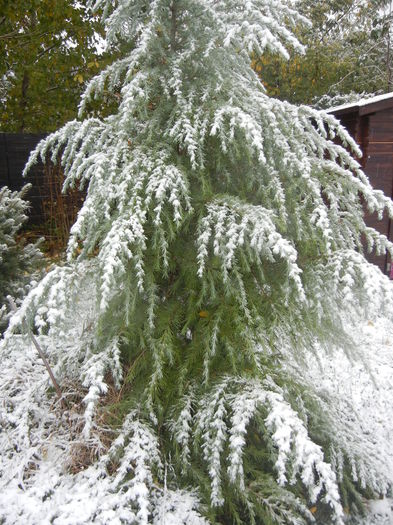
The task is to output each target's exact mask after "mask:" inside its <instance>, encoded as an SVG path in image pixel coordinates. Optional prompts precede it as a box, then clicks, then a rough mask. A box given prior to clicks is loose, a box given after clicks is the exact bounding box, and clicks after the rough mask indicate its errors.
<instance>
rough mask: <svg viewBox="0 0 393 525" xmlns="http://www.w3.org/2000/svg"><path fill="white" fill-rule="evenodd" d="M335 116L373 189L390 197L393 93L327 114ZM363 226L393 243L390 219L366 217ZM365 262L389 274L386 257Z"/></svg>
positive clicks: (392, 183) (372, 256)
mask: <svg viewBox="0 0 393 525" xmlns="http://www.w3.org/2000/svg"><path fill="white" fill-rule="evenodd" d="M328 112H329V113H331V114H333V115H335V116H336V117H337V118H338V119H339V120H340V122H341V124H343V126H345V128H346V129H347V130H348V131H349V133H350V134H351V135H352V137H353V138H354V139H355V140H356V142H357V143H358V144H359V146H360V148H361V150H362V152H363V157H362V159H360V163H361V164H362V167H363V169H364V171H365V173H366V174H367V175H368V177H369V179H370V182H371V184H372V185H373V187H374V188H376V189H379V190H382V191H383V192H384V193H385V195H387V196H388V197H391V198H392V197H393V93H388V94H386V95H380V96H378V97H373V98H369V99H364V100H360V101H358V102H356V103H354V104H346V105H343V106H338V107H335V108H332V109H330V110H329V111H328ZM366 223H367V224H368V226H371V227H373V228H375V229H376V230H378V231H379V232H381V233H383V234H384V235H386V237H387V238H388V239H389V240H391V241H393V225H392V220H391V219H389V217H387V216H386V215H385V216H384V217H383V220H382V221H379V220H378V217H377V215H376V214H373V215H370V214H369V215H367V216H366ZM368 259H369V260H370V261H371V262H373V263H375V264H377V265H378V266H379V267H380V268H381V270H382V271H383V272H385V273H390V267H391V262H390V260H389V258H388V256H387V255H386V256H376V255H375V254H371V255H370V256H369V257H368Z"/></svg>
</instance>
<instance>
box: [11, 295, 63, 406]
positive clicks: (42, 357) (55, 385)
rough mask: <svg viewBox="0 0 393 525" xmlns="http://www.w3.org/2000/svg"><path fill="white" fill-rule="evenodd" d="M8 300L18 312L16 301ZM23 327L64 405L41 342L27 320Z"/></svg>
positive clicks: (23, 321)
mask: <svg viewBox="0 0 393 525" xmlns="http://www.w3.org/2000/svg"><path fill="white" fill-rule="evenodd" d="M7 299H8V302H9V303H10V306H11V310H12V311H13V312H16V311H17V307H16V304H15V302H14V300H13V299H12V297H10V296H8V297H7ZM22 326H23V328H24V330H25V331H26V332H27V334H28V336H29V337H30V340H31V342H32V343H33V345H34V346H35V348H36V350H37V352H38V354H39V356H40V357H41V359H42V361H43V362H44V365H45V368H46V369H47V371H48V374H49V377H50V379H51V381H52V384H53V386H54V388H55V391H56V395H57V397H58V398H59V400H60V402H61V404H63V394H62V392H61V389H60V387H59V384H58V382H57V381H56V378H55V376H54V374H53V372H52V369H51V367H50V364H49V362H48V360H47V358H46V357H45V354H44V352H43V350H42V348H41V346H40V344H39V342H38V341H37V339H36V338H35V337H34V334H33V332H32V331H31V329H30V327H29V325H28V324H27V323H26V321H25V319H23V320H22Z"/></svg>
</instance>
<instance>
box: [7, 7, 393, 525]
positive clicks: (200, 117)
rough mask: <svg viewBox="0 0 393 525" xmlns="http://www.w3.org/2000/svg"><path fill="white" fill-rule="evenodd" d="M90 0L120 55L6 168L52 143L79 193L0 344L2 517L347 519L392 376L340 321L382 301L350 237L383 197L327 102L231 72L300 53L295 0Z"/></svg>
mask: <svg viewBox="0 0 393 525" xmlns="http://www.w3.org/2000/svg"><path fill="white" fill-rule="evenodd" d="M89 3H90V7H92V8H93V9H94V10H97V11H100V10H101V11H102V13H103V19H104V21H105V23H106V28H107V40H108V44H109V46H113V48H114V49H116V50H117V51H118V50H120V49H122V50H123V52H124V56H123V57H122V58H119V59H118V60H117V61H115V62H114V63H113V64H112V65H110V66H109V67H108V68H107V69H106V70H105V71H103V72H102V73H100V74H99V75H98V76H97V77H96V78H94V79H93V80H92V81H91V82H90V83H89V85H88V86H87V88H86V91H85V94H84V96H83V98H82V101H81V105H80V120H78V121H73V122H70V123H69V124H67V125H66V126H65V127H64V128H62V129H61V130H59V131H58V132H56V133H54V134H52V135H50V136H49V137H47V138H46V139H45V140H43V141H42V142H41V143H40V144H39V145H38V147H37V149H36V150H35V152H33V153H32V155H31V157H30V160H29V163H28V165H27V167H26V170H28V169H29V167H30V166H31V165H32V164H34V162H36V160H37V159H38V158H39V157H40V156H42V157H43V158H46V157H47V156H48V155H51V156H52V159H53V160H56V159H57V158H58V156H59V155H60V156H61V158H62V164H63V168H64V173H65V176H66V179H65V189H66V188H68V187H72V186H74V185H80V186H82V187H85V188H86V193H87V195H86V200H85V203H84V206H83V208H82V209H81V211H80V213H79V215H78V218H77V221H76V223H75V225H74V226H73V228H72V230H71V237H70V243H69V246H68V259H67V262H66V263H64V265H62V266H57V267H55V268H54V269H53V270H52V271H50V272H49V273H48V274H47V275H46V277H45V278H44V279H43V280H42V281H41V282H40V283H39V284H38V285H37V286H36V287H35V288H33V289H32V290H31V291H30V293H29V294H28V296H27V297H26V299H25V300H24V302H23V304H22V305H21V307H20V309H19V311H18V313H17V314H16V315H15V316H14V317H13V319H12V320H11V323H10V327H9V329H8V331H7V333H6V336H5V339H4V342H3V343H2V362H3V363H4V367H5V369H6V370H7V374H6V376H4V379H1V381H0V390H1V394H2V399H4V402H3V405H2V412H1V419H2V422H4V424H3V428H4V432H3V433H2V434H1V450H2V460H1V461H2V463H1V468H0V476H1V478H0V479H1V484H2V485H1V489H2V490H1V491H0V509H2V508H4V509H5V510H1V511H0V512H2V514H1V513H0V516H1V517H2V518H3V519H4V521H5V523H15V522H19V523H41V522H45V521H51V522H53V523H59V524H60V523H70V524H71V523H78V524H80V523H92V522H94V523H116V524H117V523H140V524H144V523H155V524H162V523H168V524H169V523H171V524H174V525H177V524H182V523H184V524H186V523H187V524H205V523H227V522H236V523H238V524H239V525H240V524H260V523H277V524H288V523H290V524H293V525H300V524H305V523H313V522H316V523H320V524H323V525H327V524H329V523H337V524H340V523H343V522H344V519H345V512H355V511H356V510H359V509H360V507H359V501H360V499H361V496H362V495H370V491H373V492H374V493H376V494H385V493H387V492H388V491H389V489H390V487H391V483H392V475H391V472H392V471H393V469H392V468H391V451H390V445H389V439H388V436H390V433H391V431H392V430H391V425H390V420H391V419H392V418H391V417H387V413H388V411H389V406H390V404H391V400H392V385H391V384H390V383H389V380H388V379H387V378H384V379H383V381H382V384H381V391H380V392H378V391H377V390H376V387H375V384H374V383H373V377H375V378H376V381H378V380H379V374H380V372H381V370H382V369H383V367H385V368H386V367H388V369H389V370H391V367H392V359H391V356H390V354H389V353H388V352H387V351H386V353H383V352H385V350H386V348H387V347H386V345H385V343H382V342H381V343H380V344H378V345H377V348H376V349H373V352H372V354H373V359H375V363H374V366H375V368H376V370H375V371H374V374H373V373H371V374H367V372H366V370H367V366H366V364H365V363H367V359H366V357H365V354H366V350H367V348H366V347H367V345H366V343H365V342H363V341H362V340H361V338H360V334H361V333H362V332H361V330H360V329H357V331H356V330H354V328H353V323H354V320H355V319H357V320H358V322H359V323H364V320H370V321H371V320H373V321H375V320H376V319H377V318H378V316H380V315H381V312H384V311H385V312H386V313H387V314H388V315H390V313H391V311H392V307H393V287H392V285H391V283H390V282H389V280H388V279H387V277H385V276H383V275H382V274H381V273H380V272H379V270H378V269H377V268H376V267H373V266H372V265H371V264H369V263H367V262H366V260H365V259H364V257H363V249H370V250H372V249H375V250H376V251H378V252H384V251H385V250H387V251H392V248H393V247H392V244H391V243H390V241H389V240H388V239H387V238H386V237H384V236H382V235H380V234H378V233H377V232H375V231H373V230H372V229H370V228H368V227H367V226H366V224H365V222H364V218H363V212H364V209H365V208H368V210H369V211H371V212H376V213H377V214H379V216H382V214H383V213H388V214H390V215H393V204H392V202H391V201H390V200H389V199H388V198H387V197H385V196H384V195H383V193H382V192H379V191H375V190H373V188H372V187H371V186H370V184H369V182H368V179H367V177H366V176H365V175H364V173H363V172H362V171H361V168H360V165H359V163H358V162H357V161H356V160H354V158H353V156H352V155H351V153H350V150H352V154H354V155H356V154H360V152H359V150H358V147H357V145H356V144H355V142H354V141H353V140H352V139H351V137H350V136H349V135H348V134H347V132H346V131H345V130H344V129H343V128H341V127H340V125H339V123H338V122H337V121H336V120H335V119H334V117H332V116H331V115H329V114H328V113H326V112H319V111H317V110H314V109H312V108H309V107H304V106H302V107H295V106H292V105H290V104H288V103H285V102H281V101H278V100H274V99H271V98H269V97H268V96H267V95H266V94H265V92H264V89H263V86H262V85H261V84H260V82H259V79H258V78H257V76H256V75H255V73H254V72H253V71H252V69H251V67H250V54H251V53H252V52H256V53H258V54H261V53H263V52H264V50H269V51H270V52H277V53H281V54H282V55H283V56H287V54H288V52H290V50H291V48H295V49H298V50H301V45H300V44H299V43H298V42H297V41H296V38H295V37H294V36H293V35H292V33H291V27H292V26H294V25H295V24H297V23H299V22H301V21H302V18H301V17H300V16H299V15H298V14H297V12H296V10H295V7H294V6H295V2H291V1H290V0H287V1H283V0H274V1H273V0H249V1H247V2H239V1H234V0H223V1H220V2H217V1H215V0H207V1H206V0H203V1H202V0H153V1H149V2H148V1H146V0H134V1H128V0H118V1H116V2H112V1H109V0H98V1H91V2H89ZM303 22H304V23H306V21H304V20H303ZM98 101H101V102H102V106H101V109H100V110H97V109H94V108H97V107H98V106H99V104H98ZM106 102H108V105H107V106H106V107H105V103H106ZM109 113H110V114H109ZM103 115H108V116H103ZM344 312H345V313H344ZM360 326H363V325H362V324H361V325H360ZM26 330H27V331H30V337H31V332H32V331H34V333H36V337H37V338H38V341H39V343H40V345H41V346H42V348H43V349H44V351H45V353H46V356H47V359H48V362H49V363H50V366H51V367H52V370H53V374H54V376H55V377H56V380H57V382H58V384H59V387H60V389H61V391H62V399H61V400H58V399H57V400H56V399H55V397H54V394H53V392H52V389H51V387H50V383H49V381H48V378H47V377H46V370H45V368H44V367H43V366H42V365H41V363H40V361H39V360H38V357H37V356H36V354H35V351H34V349H33V348H30V346H29V344H28V343H27V342H26V341H25V339H24V337H25V335H26V334H24V332H25V331H26ZM351 332H353V333H352V334H351ZM384 333H386V334H388V333H391V326H390V325H387V326H386V327H385V328H384ZM353 334H354V337H353V338H352V339H351V335H353ZM367 344H368V345H369V346H370V342H368V343H367ZM382 350H383V351H382ZM350 359H352V361H350ZM384 360H385V362H384ZM354 363H356V366H357V367H358V371H359V374H360V377H361V381H357V380H355V379H354V378H353V377H351V374H350V373H349V372H350V371H351V370H352V371H353V370H355V365H354ZM370 368H372V367H370ZM371 372H372V370H371ZM340 374H341V375H340ZM322 376H323V378H324V382H322V380H321V377H322ZM337 381H338V382H339V384H337ZM360 384H361V385H362V386H361V388H359V385H360ZM348 388H349V389H353V392H356V395H355V397H351V396H350V395H348V390H347V389H348ZM374 424H377V425H378V428H379V430H380V432H379V434H378V436H377V437H376V436H375V435H374V434H373V431H372V429H373V428H374V427H373V425H374ZM381 458H383V460H382V461H381ZM7 498H8V499H9V501H15V500H16V498H19V500H20V501H19V503H18V511H17V512H18V514H16V513H15V511H12V507H11V506H10V505H8V504H7V505H6V501H7ZM38 501H39V502H40V503H39V504H37V505H36V503H37V502H38ZM13 512H14V514H13Z"/></svg>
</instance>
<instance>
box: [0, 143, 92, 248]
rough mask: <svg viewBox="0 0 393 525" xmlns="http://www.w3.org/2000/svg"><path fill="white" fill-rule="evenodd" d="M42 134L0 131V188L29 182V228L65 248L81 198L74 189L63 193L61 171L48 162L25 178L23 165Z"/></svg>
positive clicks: (17, 186) (15, 188) (12, 187)
mask: <svg viewBox="0 0 393 525" xmlns="http://www.w3.org/2000/svg"><path fill="white" fill-rule="evenodd" d="M45 136H46V135H45V134H30V133H23V134H21V133H0V187H1V186H8V187H9V188H10V189H11V190H13V191H15V190H17V191H19V190H20V189H21V188H22V187H23V186H24V185H25V184H26V183H30V184H31V185H32V187H31V189H30V190H29V192H28V194H27V195H26V199H27V200H28V201H29V202H30V205H31V207H30V212H29V221H28V228H30V229H31V230H32V232H36V234H37V236H39V235H44V236H45V238H46V240H47V242H48V243H49V244H51V243H52V244H55V245H56V247H57V248H61V247H64V246H65V244H66V242H67V239H68V232H69V230H70V227H71V225H72V224H73V222H74V220H75V218H76V215H77V212H78V210H79V209H80V207H81V204H82V201H83V197H84V196H83V194H81V193H80V192H79V191H77V190H75V191H72V192H69V193H67V195H64V194H63V193H62V191H61V190H62V186H63V180H64V177H63V172H62V170H61V167H60V166H59V165H57V166H54V165H53V164H52V163H51V162H46V163H45V164H43V163H41V162H40V163H37V164H36V165H35V166H34V167H33V168H32V169H31V171H30V172H29V173H28V175H27V177H26V178H23V177H22V172H23V168H24V166H25V164H26V162H27V160H28V158H29V155H30V152H31V151H32V150H33V149H34V148H35V146H36V145H37V144H38V142H39V141H40V140H41V139H43V138H45Z"/></svg>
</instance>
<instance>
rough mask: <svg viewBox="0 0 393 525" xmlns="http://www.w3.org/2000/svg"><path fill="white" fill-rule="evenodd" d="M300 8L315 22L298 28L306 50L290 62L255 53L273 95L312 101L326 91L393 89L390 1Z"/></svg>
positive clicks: (305, 1)
mask: <svg viewBox="0 0 393 525" xmlns="http://www.w3.org/2000/svg"><path fill="white" fill-rule="evenodd" d="M299 9H300V11H301V12H302V14H304V15H305V16H306V17H307V18H308V19H309V20H310V21H311V23H312V25H311V26H310V27H305V26H302V27H301V26H299V28H298V29H297V35H298V38H299V39H300V41H301V42H302V43H303V44H304V45H305V53H304V54H302V53H298V52H295V53H294V54H293V55H292V57H291V59H290V60H289V61H286V60H283V59H282V58H280V57H279V56H277V55H271V54H267V55H264V56H262V57H254V61H253V66H254V69H255V70H256V71H257V72H258V74H260V76H261V79H262V82H263V83H264V85H265V87H266V88H267V90H268V93H269V94H271V95H273V96H277V97H279V98H281V99H283V100H289V101H291V102H294V103H305V104H312V103H313V102H315V100H316V99H319V98H320V97H321V96H323V95H326V94H328V95H330V96H331V97H334V96H337V95H338V94H341V95H346V94H350V93H359V94H361V93H363V92H366V93H375V92H388V91H391V90H392V89H393V85H392V68H393V57H392V53H391V47H392V46H391V41H392V30H391V24H392V13H391V10H390V3H389V2H386V1H384V0H361V1H358V0H340V1H338V2H334V1H333V2H331V1H326V0H318V1H310V0H302V1H301V2H299Z"/></svg>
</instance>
